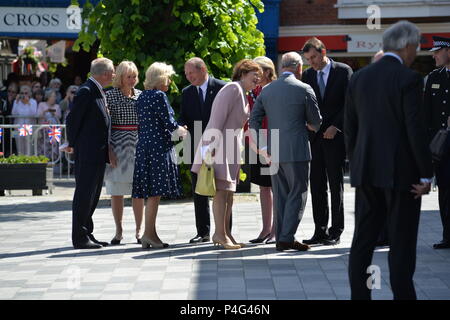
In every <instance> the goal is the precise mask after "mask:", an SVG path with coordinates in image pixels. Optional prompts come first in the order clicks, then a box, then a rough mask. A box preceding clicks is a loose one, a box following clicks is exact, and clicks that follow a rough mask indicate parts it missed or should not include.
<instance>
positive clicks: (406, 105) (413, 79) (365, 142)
mask: <svg viewBox="0 0 450 320" xmlns="http://www.w3.org/2000/svg"><path fill="white" fill-rule="evenodd" d="M419 43H420V32H419V29H418V28H417V27H416V26H415V25H414V24H412V23H410V22H408V21H400V22H398V23H396V24H394V25H392V26H391V27H389V28H388V29H387V30H386V31H385V32H384V34H383V49H384V51H385V52H386V53H385V55H384V56H383V58H381V59H380V61H378V62H376V63H373V64H371V65H369V66H367V67H365V68H363V69H362V70H359V71H358V72H356V73H355V74H354V75H353V77H352V79H351V80H350V83H349V86H348V91H347V97H346V104H345V121H344V124H345V126H344V134H345V142H346V147H347V153H348V156H349V160H350V178H351V184H352V186H353V187H356V201H355V232H354V236H353V242H352V247H351V249H350V258H349V278H350V287H351V298H352V299H363V300H366V299H367V300H368V299H370V298H371V286H370V283H371V279H369V276H370V273H369V272H371V271H370V269H369V266H370V265H371V263H372V256H373V250H374V248H375V246H376V243H377V238H378V236H379V233H380V232H381V230H382V228H383V226H384V225H385V223H386V222H387V226H388V236H389V242H390V250H389V270H390V282H391V287H392V291H393V293H394V299H396V300H405V299H408V300H409V299H416V298H417V297H416V292H415V289H414V284H413V275H414V270H415V264H416V247H417V233H418V226H419V215H420V205H421V196H422V195H424V194H427V193H428V192H429V191H430V182H431V177H432V176H433V171H432V165H431V154H430V151H429V148H428V142H427V131H426V127H425V121H424V117H423V104H422V89H423V79H422V76H421V75H420V74H419V73H417V72H415V71H413V70H411V69H409V68H408V67H409V66H410V65H411V64H412V62H413V61H414V59H415V57H416V54H417V53H416V49H417V46H418V45H419ZM368 269H369V270H368ZM378 276H379V275H378Z"/></svg>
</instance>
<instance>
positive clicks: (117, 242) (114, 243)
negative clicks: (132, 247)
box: [111, 236, 123, 246]
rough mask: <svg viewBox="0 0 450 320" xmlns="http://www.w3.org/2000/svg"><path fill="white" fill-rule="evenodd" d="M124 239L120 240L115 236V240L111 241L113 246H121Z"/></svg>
mask: <svg viewBox="0 0 450 320" xmlns="http://www.w3.org/2000/svg"><path fill="white" fill-rule="evenodd" d="M122 239H123V237H120V239H117V238H116V237H115V236H114V238H113V239H112V240H111V244H112V245H113V246H116V245H119V244H120V241H122Z"/></svg>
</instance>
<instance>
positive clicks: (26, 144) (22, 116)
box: [11, 85, 37, 155]
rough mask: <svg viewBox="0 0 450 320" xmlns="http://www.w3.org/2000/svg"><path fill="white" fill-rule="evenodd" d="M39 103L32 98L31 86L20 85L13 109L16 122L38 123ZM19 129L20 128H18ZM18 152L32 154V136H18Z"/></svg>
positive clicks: (21, 123) (22, 123)
mask: <svg viewBox="0 0 450 320" xmlns="http://www.w3.org/2000/svg"><path fill="white" fill-rule="evenodd" d="M36 112H37V103H36V100H34V99H33V98H31V87H30V86H26V85H24V86H20V91H19V94H18V95H17V99H16V101H14V105H13V108H12V111H11V115H12V116H16V117H15V118H14V124H19V125H24V124H35V123H36ZM17 130H18V129H17ZM15 139H16V144H17V153H18V154H19V155H31V152H32V149H31V145H32V142H31V136H30V135H27V136H19V135H17V136H16V138H15Z"/></svg>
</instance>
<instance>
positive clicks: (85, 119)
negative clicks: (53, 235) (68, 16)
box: [67, 58, 115, 249]
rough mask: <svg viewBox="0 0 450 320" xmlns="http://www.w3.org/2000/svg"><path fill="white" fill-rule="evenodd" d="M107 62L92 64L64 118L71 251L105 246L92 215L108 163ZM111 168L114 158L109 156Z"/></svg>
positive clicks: (110, 66) (111, 72)
mask: <svg viewBox="0 0 450 320" xmlns="http://www.w3.org/2000/svg"><path fill="white" fill-rule="evenodd" d="M113 75H114V65H113V63H112V61H111V60H109V59H106V58H99V59H96V60H94V61H92V64H91V77H90V78H89V79H88V80H87V81H86V83H84V84H83V85H82V86H81V87H80V89H79V90H78V92H77V94H76V96H75V98H74V102H73V103H74V104H73V108H72V110H71V112H70V113H69V115H68V117H67V138H68V141H69V146H68V148H67V151H68V152H71V151H73V152H75V182H76V187H75V194H74V197H73V203H72V243H73V246H74V248H75V249H96V248H101V247H102V246H106V245H108V243H106V242H100V241H98V240H97V239H95V237H94V235H93V234H92V233H93V231H94V223H93V221H92V215H93V213H94V211H95V208H96V207H97V203H98V200H99V197H100V193H101V190H102V185H103V176H104V173H105V166H106V163H109V161H110V154H109V153H110V152H109V151H110V149H109V138H110V127H111V118H110V116H109V113H108V110H107V108H106V96H105V93H104V92H103V88H104V87H105V86H107V85H109V84H110V83H111V80H112V78H113ZM111 165H112V166H115V157H113V155H112V154H111Z"/></svg>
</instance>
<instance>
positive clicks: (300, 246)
mask: <svg viewBox="0 0 450 320" xmlns="http://www.w3.org/2000/svg"><path fill="white" fill-rule="evenodd" d="M290 249H294V250H297V251H308V250H309V249H311V247H310V246H308V245H307V244H304V243H301V242H298V241H297V240H294V241H293V242H282V241H280V242H278V243H277V251H284V250H290Z"/></svg>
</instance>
